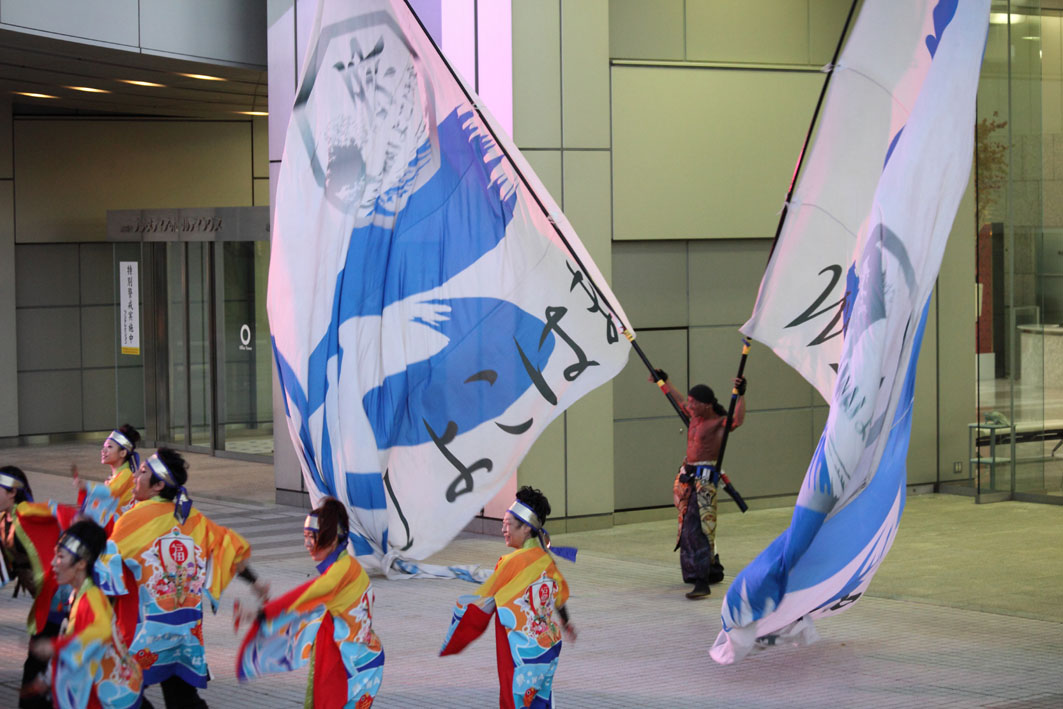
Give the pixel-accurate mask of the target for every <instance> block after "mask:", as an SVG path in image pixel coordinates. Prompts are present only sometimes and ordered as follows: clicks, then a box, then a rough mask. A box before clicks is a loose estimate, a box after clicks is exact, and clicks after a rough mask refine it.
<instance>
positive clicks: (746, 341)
mask: <svg viewBox="0 0 1063 709" xmlns="http://www.w3.org/2000/svg"><path fill="white" fill-rule="evenodd" d="M859 2H860V0H853V3H852V5H850V6H849V14H847V15H846V16H845V24H844V25H843V26H842V31H841V34H840V35H839V36H838V44H837V45H836V46H835V47H834V56H832V57H831V60H830V69H829V71H828V72H827V78H826V79H824V80H823V86H822V88H820V91H819V98H818V99H817V100H816V108H815V110H813V111H812V120H811V121H810V122H809V124H808V131H807V132H806V133H805V142H804V143H802V144H801V153H800V154H799V155H798V156H797V164H796V165H795V166H794V174H793V176H792V177H791V178H790V186H789V187H788V188H787V190H786V201H784V202H783V205H782V211H781V212H780V213H779V223H778V225H776V227H775V236H774V237H773V238H772V241H771V250H770V251H769V252H768V262H769V263H770V262H771V257H772V255H773V254H774V253H775V246H776V244H778V243H779V235H780V234H782V228H783V224H785V223H786V215H787V212H788V211H789V209H790V200H791V199H792V198H793V196H794V187H795V186H796V185H797V178H798V176H799V175H800V174H801V167H802V166H803V165H804V163H805V154H806V153H807V151H808V144H809V143H810V142H812V134H813V133H814V132H815V130H816V122H817V121H818V120H819V112H820V109H822V108H823V100H824V99H825V98H826V97H827V89H828V87H829V86H830V80H831V77H832V76H834V68H835V67H836V66H837V64H838V57H839V56H840V55H841V53H842V47H843V46H844V45H845V36H846V35H847V34H848V33H849V25H850V23H852V20H853V15H854V14H855V12H856V6H857V4H858V3H859ZM751 342H752V341H751V340H750V338H748V337H743V338H742V357H741V358H740V359H739V361H738V374H736V375H735V377H736V378H739V379H740V378H741V377H742V374H743V372H745V369H746V360H747V359H749V348H750V345H751ZM737 403H738V389H737V388H732V389H731V404H730V406H729V407H728V409H727V424H726V425H725V426H724V429H723V440H722V441H720V453H719V455H718V456H717V457H716V469H717V470H716V472H717V474H718V475H719V476H720V479H721V480H723V481H724V482H725V483H727V484H728V485H729V484H730V481H728V480H727V476H726V475H724V473H723V454H724V451H726V450H727V439H728V438H729V437H730V435H731V425H732V423H733V421H734V410H735V406H736V404H737ZM724 489H726V487H725V488H724ZM728 492H730V490H728ZM732 497H733V495H732ZM736 502H737V500H736ZM743 504H744V503H743ZM739 506H740V507H741V505H739ZM742 511H743V512H745V510H744V509H743V510H742Z"/></svg>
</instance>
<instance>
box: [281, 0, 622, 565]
mask: <svg viewBox="0 0 1063 709" xmlns="http://www.w3.org/2000/svg"><path fill="white" fill-rule="evenodd" d="M268 307H269V317H270V326H271V329H272V333H273V343H274V350H275V356H276V362H277V368H278V371H279V375H280V382H281V386H282V387H283V391H284V400H285V404H286V406H287V414H288V424H289V427H290V430H291V434H292V438H293V440H294V441H295V446H296V449H297V451H298V453H299V456H300V458H301V463H302V468H303V476H304V479H305V481H306V485H307V488H308V489H309V491H310V496H311V501H312V502H313V503H314V504H317V502H318V501H319V500H320V499H321V498H322V497H323V496H325V495H331V496H334V497H336V498H338V499H340V500H342V501H343V502H345V503H346V504H347V507H348V510H349V512H350V513H351V521H352V530H351V540H352V544H353V548H354V551H355V553H356V554H357V556H358V558H359V560H360V561H361V562H362V563H363V565H366V566H367V568H369V569H370V570H373V569H376V570H384V571H385V572H388V573H397V574H404V573H411V572H413V573H415V572H416V571H417V570H418V569H419V568H424V567H419V566H418V565H414V564H411V563H409V562H408V561H404V560H410V559H423V558H425V557H426V556H428V555H430V554H432V553H434V552H435V551H437V550H439V549H441V548H442V547H444V546H445V545H446V544H447V543H448V542H449V541H450V539H452V538H453V536H454V535H455V534H456V533H457V532H459V531H460V530H461V529H462V528H463V527H464V526H465V525H466V524H467V523H468V522H469V520H470V519H471V518H472V517H473V516H475V515H476V513H477V512H478V511H479V510H480V509H481V507H483V505H484V503H485V502H487V501H488V500H490V499H491V498H492V496H494V494H495V493H496V492H498V491H499V489H500V488H501V487H502V485H503V484H504V483H505V482H506V481H507V479H508V478H509V476H511V475H512V474H513V473H514V471H515V470H516V468H517V464H518V463H519V462H520V460H521V459H522V458H523V456H524V454H525V453H526V452H527V451H528V449H529V447H530V446H531V444H532V443H533V442H534V441H535V439H536V437H537V436H538V434H539V433H540V432H541V431H542V430H543V428H545V427H546V425H547V424H548V423H550V421H552V420H553V419H554V418H555V417H556V416H558V415H559V414H560V413H561V412H562V411H564V410H565V408H566V407H568V406H569V405H571V404H572V403H573V402H574V401H576V400H577V399H579V398H580V397H581V396H583V395H584V394H586V393H587V392H589V391H591V390H592V389H594V388H595V387H597V386H599V385H600V384H603V383H604V382H607V381H609V379H611V378H612V377H613V376H615V375H616V374H617V373H618V372H619V371H620V369H622V368H623V366H624V364H625V362H626V361H627V356H628V351H629V349H630V345H629V343H628V342H627V341H626V339H625V338H624V337H623V336H622V333H623V331H624V330H625V329H627V327H626V322H627V320H626V317H625V316H624V314H623V313H622V312H621V311H620V309H619V306H618V304H617V302H616V299H615V297H614V296H613V294H612V293H611V292H610V291H609V289H608V287H607V286H606V284H605V281H604V279H603V278H602V276H601V274H600V273H599V272H598V269H597V268H596V267H595V265H594V263H593V262H592V261H591V259H590V257H589V255H588V254H587V252H586V250H585V249H584V247H583V246H582V244H581V243H580V241H579V239H578V238H577V237H576V234H575V233H574V232H573V230H572V228H571V226H570V225H569V223H568V221H567V220H566V219H565V217H564V215H563V214H562V213H561V211H560V210H559V209H558V207H557V205H556V204H555V203H554V201H553V200H552V199H551V198H550V196H549V194H548V193H547V192H546V190H545V188H544V187H543V186H542V184H541V183H540V181H539V180H538V179H537V178H536V176H535V174H534V173H533V172H532V170H531V168H530V167H529V166H528V164H527V162H526V161H525V160H524V159H523V157H522V156H521V155H520V153H519V152H518V151H517V150H516V148H515V147H514V146H513V144H512V141H511V140H510V139H509V138H508V137H507V136H505V135H504V134H502V133H501V132H500V131H499V130H497V127H496V125H495V122H494V120H493V119H492V118H491V117H490V116H489V114H488V113H487V111H486V109H485V108H484V107H483V106H482V105H479V101H478V99H477V98H476V96H475V95H474V94H472V92H471V91H469V90H468V89H467V88H465V87H464V85H463V84H461V83H460V81H459V80H458V79H457V78H456V75H454V74H452V72H451V71H450V70H449V69H448V67H447V65H446V63H445V62H444V60H443V59H442V57H441V56H440V54H439V52H438V51H437V50H436V48H435V47H434V45H433V44H432V41H431V39H430V38H429V37H428V35H427V34H426V33H425V32H424V30H423V29H422V27H421V25H420V24H419V23H418V21H417V18H416V17H415V16H414V15H413V13H412V12H411V11H410V9H409V7H408V6H407V5H406V4H404V3H403V2H401V0H399V1H395V0H392V1H389V0H358V1H353V0H347V1H343V0H322V2H321V3H320V4H319V6H318V14H317V18H316V22H315V26H314V30H313V33H312V35H311V38H310V42H309V44H308V49H307V56H306V59H305V63H304V68H303V71H302V75H301V80H300V84H299V89H298V91H297V95H296V100H295V105H294V109H293V112H292V118H291V122H290V124H289V126H288V133H287V138H286V142H285V147H284V159H283V162H282V165H281V170H280V175H279V179H278V188H277V198H276V211H275V215H274V232H273V250H272V258H271V262H270V274H269V296H268ZM459 575H460V571H459Z"/></svg>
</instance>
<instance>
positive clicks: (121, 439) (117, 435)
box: [107, 429, 133, 453]
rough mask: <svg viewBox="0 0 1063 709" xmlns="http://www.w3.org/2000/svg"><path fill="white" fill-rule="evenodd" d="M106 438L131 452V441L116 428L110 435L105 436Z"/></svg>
mask: <svg viewBox="0 0 1063 709" xmlns="http://www.w3.org/2000/svg"><path fill="white" fill-rule="evenodd" d="M107 438H108V440H112V441H114V442H115V443H117V444H118V445H120V446H122V448H125V449H126V450H127V451H129V452H130V453H132V452H133V442H132V441H131V440H129V439H128V438H126V437H125V434H123V433H122V432H121V431H119V430H117V429H116V430H114V431H111V435H109V436H107Z"/></svg>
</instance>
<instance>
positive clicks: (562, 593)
mask: <svg viewBox="0 0 1063 709" xmlns="http://www.w3.org/2000/svg"><path fill="white" fill-rule="evenodd" d="M549 514H550V503H549V501H547V499H546V496H545V495H543V494H542V493H541V492H539V491H538V490H536V489H534V488H531V487H528V486H524V487H522V488H521V489H520V490H518V491H517V499H516V501H515V502H514V503H513V504H512V505H511V506H510V508H509V511H508V512H506V516H505V518H504V519H503V520H502V537H503V539H505V540H506V544H507V545H508V546H510V547H512V548H514V549H516V551H513V552H510V553H509V554H506V555H505V556H503V557H502V558H501V559H499V560H498V564H497V565H496V566H495V572H494V573H493V574H492V575H491V577H490V578H488V579H487V580H486V581H485V582H484V583H483V585H482V586H480V588H479V589H477V591H476V593H475V594H473V595H468V596H461V597H459V598H458V602H457V604H456V606H455V608H454V616H453V618H452V619H451V622H450V630H449V631H448V632H447V637H446V639H445V640H444V641H443V649H442V650H440V652H439V654H440V655H453V654H455V653H458V652H461V651H462V650H463V649H464V648H465V646H466V645H468V644H469V643H470V642H472V641H473V640H475V639H476V638H478V637H479V636H480V635H481V634H482V633H483V631H484V630H485V629H486V628H487V624H488V623H489V622H490V620H491V616H494V618H495V642H496V644H497V653H496V654H497V657H498V682H499V699H498V705H499V707H504V708H505V709H513V708H514V707H535V708H537V709H545V708H546V707H552V706H553V689H552V688H553V682H554V672H555V671H556V670H557V661H558V657H559V655H560V653H561V635H562V632H564V635H565V637H566V638H568V639H569V640H575V639H576V630H575V628H574V627H573V625H572V624H571V623H569V620H568V612H567V610H566V608H565V602H566V601H567V600H568V584H567V583H566V582H565V577H564V576H562V575H561V572H560V571H558V570H557V567H556V566H555V565H554V560H553V557H551V555H550V553H549V552H550V551H553V552H554V553H556V554H558V555H559V556H562V557H564V558H567V559H569V560H570V561H575V558H576V555H575V552H576V550H575V549H572V548H570V547H551V546H549V541H550V535H549V534H547V532H546V530H545V529H543V525H544V524H545V522H546V518H547V516H548V515H549ZM548 550H549V551H548ZM555 610H556V611H557V615H558V617H559V618H560V620H561V625H560V626H558V624H557V623H555V622H554V611H555Z"/></svg>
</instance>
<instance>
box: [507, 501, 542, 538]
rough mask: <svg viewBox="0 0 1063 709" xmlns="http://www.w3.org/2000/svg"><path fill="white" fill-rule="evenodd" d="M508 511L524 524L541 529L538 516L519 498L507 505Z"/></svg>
mask: <svg viewBox="0 0 1063 709" xmlns="http://www.w3.org/2000/svg"><path fill="white" fill-rule="evenodd" d="M509 511H510V512H511V513H513V516H514V517H516V518H517V519H519V520H520V521H521V522H523V523H524V524H526V525H528V526H529V527H534V528H535V530H536V531H539V530H540V529H542V524H541V523H540V522H539V516H538V515H537V514H535V512H533V511H532V508H530V507H528V506H527V505H526V504H524V503H523V502H521V501H520V500H514V501H513V504H512V505H510V506H509Z"/></svg>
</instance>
